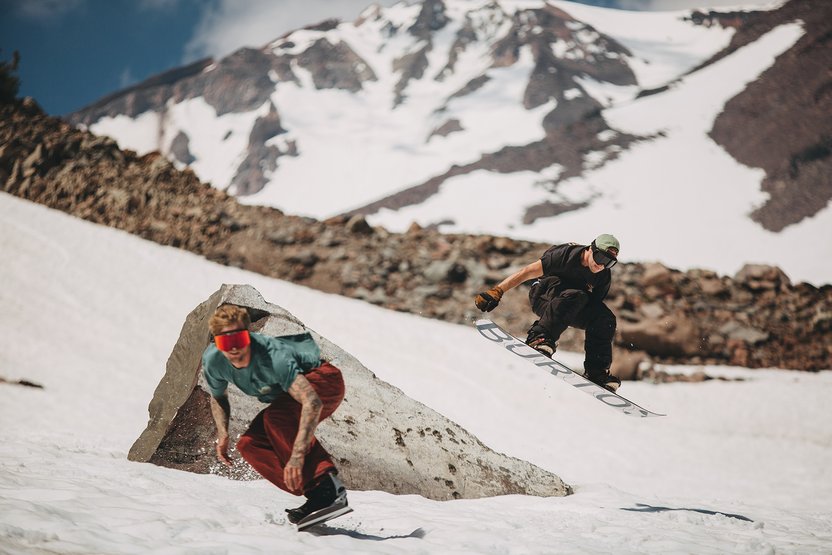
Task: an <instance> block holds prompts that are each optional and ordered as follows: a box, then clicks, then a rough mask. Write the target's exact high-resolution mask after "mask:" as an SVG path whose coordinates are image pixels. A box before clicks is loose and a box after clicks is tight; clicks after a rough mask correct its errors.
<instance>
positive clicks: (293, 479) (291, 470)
mask: <svg viewBox="0 0 832 555" xmlns="http://www.w3.org/2000/svg"><path fill="white" fill-rule="evenodd" d="M303 459H304V457H303V456H302V455H296V454H292V456H291V458H289V462H288V463H286V468H284V469H283V481H284V482H286V487H287V488H289V491H292V492H299V493H300V492H301V490H302V489H303V476H302V473H301V471H302V470H303Z"/></svg>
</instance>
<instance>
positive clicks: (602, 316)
mask: <svg viewBox="0 0 832 555" xmlns="http://www.w3.org/2000/svg"><path fill="white" fill-rule="evenodd" d="M620 248H621V246H620V244H619V242H618V239H616V238H615V237H613V236H612V235H609V234H603V235H599V236H598V237H596V238H595V240H594V241H593V242H592V244H590V245H589V246H586V245H578V244H575V243H567V244H565V245H554V246H552V247H550V248H549V249H548V250H547V251H546V252H544V253H543V256H541V257H540V260H536V261H535V262H532V263H531V264H529V265H528V266H526V267H524V268H523V269H521V270H520V271H518V272H515V273H514V274H512V275H510V276H509V277H507V278H506V279H504V280H503V281H502V282H500V283H499V284H498V285H496V286H494V287H492V288H491V289H489V290H488V291H484V292H482V293H480V294H478V295H477V296H476V297H474V304H476V305H477V308H478V309H480V310H482V311H483V312H490V311H492V310H494V309H495V308H496V307H497V305H498V304H499V303H500V299H501V298H502V297H503V295H504V294H505V293H506V291H508V290H509V289H513V288H514V287H517V286H518V285H520V284H521V283H523V282H526V281H528V280H531V279H533V280H534V282H533V283H532V287H531V290H530V291H529V303H530V304H531V308H532V311H533V312H534V313H535V314H536V315H537V316H538V318H539V319H538V320H535V322H534V323H533V324H532V326H531V327H530V328H529V333H528V337H527V338H526V344H528V345H529V346H530V347H533V348H534V349H536V350H537V351H539V352H541V353H543V354H545V355H546V356H548V357H551V356H552V355H553V354H554V353H555V350H556V349H557V341H558V339H559V338H560V335H561V334H562V333H563V332H564V331H565V330H566V328H568V327H569V326H572V327H576V328H579V329H582V330H584V331H585V332H586V333H585V342H584V350H585V351H586V358H585V359H584V370H585V372H586V373H585V375H586V377H587V378H588V379H589V380H591V381H593V382H595V383H597V384H598V385H601V386H603V387H606V388H607V389H609V390H611V391H615V390H616V389H618V386H619V385H621V380H619V379H618V378H617V377H615V376H612V375H610V365H611V364H612V340H613V337H614V336H615V325H616V322H615V315H614V314H613V313H612V311H611V310H610V309H609V308H608V307H607V305H605V304H604V302H603V301H604V298H605V297H606V296H607V293H608V292H609V290H610V282H611V278H612V272H610V268H612V267H613V266H615V264H616V262H618V251H619V250H620Z"/></svg>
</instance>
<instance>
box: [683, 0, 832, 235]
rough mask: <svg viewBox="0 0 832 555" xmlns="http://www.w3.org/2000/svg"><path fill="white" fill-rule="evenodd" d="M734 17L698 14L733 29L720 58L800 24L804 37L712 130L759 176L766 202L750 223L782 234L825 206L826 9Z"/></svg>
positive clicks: (830, 107) (830, 137) (831, 185)
mask: <svg viewBox="0 0 832 555" xmlns="http://www.w3.org/2000/svg"><path fill="white" fill-rule="evenodd" d="M734 16H735V17H733V18H731V17H730V15H729V16H724V15H723V16H717V15H715V14H710V15H709V16H706V15H704V14H699V17H700V18H702V20H703V21H705V22H712V23H713V24H723V25H732V26H737V32H736V33H735V35H734V37H733V39H732V41H731V44H730V45H729V47H728V48H727V49H726V50H725V51H724V52H723V53H721V54H720V55H726V54H728V53H730V52H733V51H734V50H736V49H738V48H740V47H742V46H744V45H746V44H748V43H750V42H752V41H754V40H756V39H757V38H759V37H760V36H762V35H763V34H765V33H766V32H768V31H770V30H772V29H774V28H775V27H777V26H779V25H784V24H787V23H795V22H799V23H800V24H801V25H802V26H803V29H804V30H805V35H804V36H803V37H802V38H801V39H800V40H799V41H798V42H797V44H795V46H794V47H792V48H790V49H789V50H788V51H786V52H784V53H783V54H782V55H781V56H779V57H778V58H777V59H776V60H775V62H774V64H773V65H772V66H771V67H770V68H769V69H767V70H766V71H764V72H763V73H762V74H761V75H760V76H759V77H758V78H757V79H756V80H755V81H754V82H752V83H749V85H748V87H746V88H745V90H743V91H742V92H741V93H740V94H738V95H737V96H735V97H734V98H732V99H731V100H730V101H729V102H728V103H727V104H726V105H725V108H724V109H723V111H722V113H721V114H720V115H719V117H717V119H716V121H715V122H714V126H713V129H712V130H711V137H713V139H714V140H715V141H716V142H717V143H719V144H720V145H722V146H723V147H724V148H725V150H727V151H728V152H729V153H730V154H731V156H733V157H734V158H736V159H737V160H738V161H739V162H741V163H743V164H745V165H747V166H749V167H754V168H762V169H763V170H765V173H766V176H765V178H764V179H763V182H762V189H763V191H765V192H766V193H768V194H769V195H770V198H769V199H768V200H767V201H766V202H765V203H764V204H763V205H762V206H761V207H760V208H758V209H757V210H755V211H754V212H753V213H752V215H751V217H752V219H754V220H755V221H757V222H759V223H760V224H761V225H762V226H763V227H765V228H766V229H769V230H771V231H781V230H782V229H784V228H785V227H787V226H789V225H791V224H795V223H797V222H800V221H801V220H803V219H804V218H809V217H811V216H813V215H815V214H816V213H817V212H819V211H820V210H822V209H823V208H825V207H826V206H827V205H828V204H829V202H830V200H832V131H830V127H829V119H830V118H829V114H830V113H832V76H830V73H829V68H830V67H832V3H830V2H826V1H824V0H792V1H791V2H788V3H787V4H786V5H785V6H783V7H782V8H781V9H779V10H773V11H764V12H754V13H751V14H734ZM726 18H727V21H726ZM738 21H741V22H742V24H741V25H737V23H738Z"/></svg>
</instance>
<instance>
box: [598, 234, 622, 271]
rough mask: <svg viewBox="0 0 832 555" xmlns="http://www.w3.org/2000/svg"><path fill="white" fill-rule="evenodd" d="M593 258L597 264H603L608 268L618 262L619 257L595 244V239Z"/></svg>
mask: <svg viewBox="0 0 832 555" xmlns="http://www.w3.org/2000/svg"><path fill="white" fill-rule="evenodd" d="M591 246H592V259H593V260H594V261H595V263H596V264H598V265H599V266H603V267H604V268H606V269H607V270H609V269H610V268H612V267H613V266H615V265H616V264H617V263H618V259H617V258H616V257H615V255H614V254H610V253H609V252H607V251H604V250H601V249H599V248H598V247H596V246H595V241H593V242H592V245H591Z"/></svg>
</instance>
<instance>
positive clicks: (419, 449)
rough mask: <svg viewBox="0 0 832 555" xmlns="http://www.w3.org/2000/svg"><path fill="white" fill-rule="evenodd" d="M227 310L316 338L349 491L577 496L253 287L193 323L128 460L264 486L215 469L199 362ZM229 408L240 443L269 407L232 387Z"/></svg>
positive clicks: (326, 435) (269, 330) (329, 435)
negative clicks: (335, 378) (338, 386)
mask: <svg viewBox="0 0 832 555" xmlns="http://www.w3.org/2000/svg"><path fill="white" fill-rule="evenodd" d="M222 303H233V304H236V305H240V306H243V307H245V308H246V309H247V310H248V311H249V314H250V315H251V320H252V330H253V331H256V332H258V333H262V334H266V335H271V336H281V335H289V334H296V333H300V332H302V331H309V332H311V333H312V335H313V337H314V338H315V340H316V341H317V342H318V344H319V345H320V346H321V350H322V353H323V357H324V358H326V359H328V360H331V361H332V363H333V364H334V365H335V366H337V367H338V368H340V369H341V370H342V372H343V374H344V379H345V382H346V386H347V392H346V397H345V398H344V401H343V403H342V404H341V406H340V407H339V408H338V410H337V411H336V412H335V414H334V415H332V416H331V417H330V418H328V419H327V420H325V421H324V422H322V423H321V424H320V426H319V427H318V430H317V432H316V435H317V437H318V439H319V440H320V441H321V443H322V444H323V445H324V446H325V447H326V448H327V450H328V451H329V452H330V453H331V454H332V456H333V458H334V459H335V461H336V464H337V466H338V468H339V470H340V473H341V476H342V478H343V480H344V482H345V483H346V484H347V485H348V487H350V488H352V489H358V490H382V491H386V492H389V493H395V494H418V495H422V496H424V497H427V498H430V499H436V500H447V499H457V498H465V499H472V498H480V497H488V496H494V495H503V494H515V493H516V494H525V495H538V496H563V495H568V494H569V493H571V489H570V487H569V486H568V485H566V484H564V483H563V481H562V480H561V479H560V478H558V477H557V476H556V475H554V474H552V473H550V472H547V471H545V470H543V469H541V468H539V467H536V466H534V465H532V464H530V463H528V462H525V461H521V460H518V459H515V458H511V457H508V456H506V455H503V454H500V453H496V452H494V451H492V450H491V449H489V448H488V447H486V446H485V445H483V444H482V443H481V442H480V441H479V440H478V439H477V438H476V437H474V436H472V435H471V434H470V433H468V432H467V431H465V430H464V429H463V428H461V427H460V426H458V425H457V424H455V423H453V422H451V421H450V420H448V419H447V418H445V417H443V416H442V415H441V414H439V413H437V412H435V411H434V410H432V409H430V408H428V407H426V406H425V405H422V404H421V403H418V402H416V401H414V400H413V399H410V398H409V397H407V396H406V395H405V394H404V393H403V392H402V391H400V390H399V389H396V388H395V387H393V386H391V385H390V384H387V383H385V382H383V381H381V380H379V379H378V378H376V376H375V375H374V374H373V373H372V372H370V371H369V370H368V369H367V368H365V367H364V366H362V365H361V363H360V362H359V361H358V360H356V359H355V358H354V357H353V356H351V355H350V354H349V353H347V352H345V351H344V350H343V349H341V348H340V347H338V346H337V345H335V344H334V343H332V342H330V341H328V340H327V339H326V338H324V337H321V336H320V335H318V334H317V333H315V332H314V331H313V330H308V329H307V328H306V327H305V326H304V325H303V324H302V323H301V322H300V320H298V319H297V318H295V317H294V316H293V315H292V314H290V313H289V312H288V311H286V310H284V309H283V308H281V307H279V306H275V305H272V304H268V303H267V302H265V301H264V299H263V298H262V296H261V295H260V293H258V292H257V291H256V290H255V289H254V288H253V287H251V286H246V285H223V286H222V287H221V288H220V289H219V290H218V291H217V292H216V293H214V294H213V295H212V296H211V297H210V298H209V299H208V300H206V301H205V302H203V303H202V304H200V305H199V306H198V307H196V308H195V309H194V310H193V311H192V312H191V313H190V314H189V315H188V317H187V320H186V321H185V324H184V325H183V327H182V332H181V334H180V337H179V340H178V341H177V343H176V345H175V346H174V348H173V352H172V353H171V355H170V358H169V359H168V362H167V369H166V372H165V375H164V377H163V378H162V381H161V382H160V383H159V385H158V387H157V388H156V392H155V393H154V395H153V400H152V401H151V402H150V406H149V412H150V420H149V421H148V425H147V428H146V429H145V430H144V432H143V433H142V434H141V436H140V437H139V438H138V440H136V442H135V444H134V445H133V447H132V448H131V449H130V454H129V459H130V460H133V461H141V462H151V463H154V464H158V465H161V466H165V467H169V468H177V469H181V470H187V471H191V472H198V473H220V474H226V475H229V476H230V477H232V478H236V479H246V478H256V477H257V476H256V475H253V474H254V473H253V471H252V470H251V469H250V468H249V467H248V466H247V465H246V464H245V463H244V462H243V461H241V460H240V458H239V457H236V459H237V462H236V465H235V468H233V469H231V470H230V471H229V470H227V469H225V468H224V467H222V466H221V465H219V464H218V463H217V462H216V459H215V454H214V449H213V440H214V435H215V427H214V421H213V419H212V417H211V411H210V406H209V395H208V393H207V388H206V386H205V383H204V378H203V377H202V371H201V355H202V351H203V350H204V349H205V347H206V346H207V345H208V342H209V341H210V336H209V332H208V320H209V318H210V317H211V315H212V314H213V312H214V310H215V309H216V307H217V306H219V305H220V304H222ZM229 398H230V401H231V407H232V414H231V423H230V432H231V437H232V438H233V439H236V438H238V437H239V435H240V434H241V433H242V432H244V431H245V429H246V428H247V427H248V424H249V423H250V422H251V419H252V418H253V417H254V416H255V415H256V414H257V413H258V412H259V411H260V410H262V409H263V408H264V407H265V405H263V404H261V403H260V402H258V401H257V400H256V399H254V398H251V397H247V396H245V395H243V394H242V393H240V392H239V391H238V390H237V389H236V388H235V387H233V386H232V387H230V388H229ZM232 454H233V452H232Z"/></svg>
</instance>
